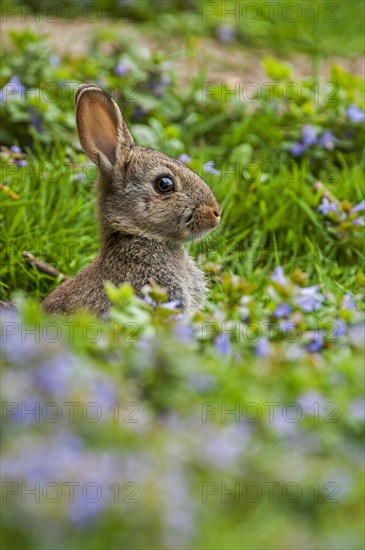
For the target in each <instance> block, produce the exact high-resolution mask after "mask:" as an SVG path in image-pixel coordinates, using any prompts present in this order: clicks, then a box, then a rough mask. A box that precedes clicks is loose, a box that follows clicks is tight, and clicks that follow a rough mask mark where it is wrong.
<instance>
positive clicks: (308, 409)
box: [297, 390, 326, 418]
mask: <svg viewBox="0 0 365 550" xmlns="http://www.w3.org/2000/svg"><path fill="white" fill-rule="evenodd" d="M297 403H298V405H299V406H300V407H301V409H302V410H303V412H304V414H306V415H309V416H311V415H313V416H314V414H315V407H314V405H319V406H320V407H321V408H323V406H324V405H325V404H326V399H325V398H324V397H323V395H321V394H320V393H318V392H317V391H315V390H312V391H307V392H305V393H303V394H302V395H300V396H299V398H298V400H297ZM314 418H315V416H314Z"/></svg>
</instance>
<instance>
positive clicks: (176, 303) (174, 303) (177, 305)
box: [160, 300, 183, 311]
mask: <svg viewBox="0 0 365 550" xmlns="http://www.w3.org/2000/svg"><path fill="white" fill-rule="evenodd" d="M160 307H162V308H164V309H169V310H172V311H175V310H181V308H182V307H183V305H182V303H181V302H180V300H171V301H170V302H165V303H163V304H160Z"/></svg>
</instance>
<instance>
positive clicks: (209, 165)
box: [203, 160, 220, 176]
mask: <svg viewBox="0 0 365 550" xmlns="http://www.w3.org/2000/svg"><path fill="white" fill-rule="evenodd" d="M203 171H204V172H206V173H207V174H214V175H215V176H219V174H220V170H216V169H215V168H214V160H208V162H206V163H205V164H203Z"/></svg>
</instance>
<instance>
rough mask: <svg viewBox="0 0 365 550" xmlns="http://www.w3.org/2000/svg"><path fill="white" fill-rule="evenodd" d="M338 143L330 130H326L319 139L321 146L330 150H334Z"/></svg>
mask: <svg viewBox="0 0 365 550" xmlns="http://www.w3.org/2000/svg"><path fill="white" fill-rule="evenodd" d="M336 143H337V139H336V138H335V136H334V135H333V134H332V133H331V132H330V131H329V130H326V131H325V132H324V133H323V134H322V135H321V137H320V138H319V140H318V145H319V147H323V149H327V150H328V151H332V149H334V147H335V144H336Z"/></svg>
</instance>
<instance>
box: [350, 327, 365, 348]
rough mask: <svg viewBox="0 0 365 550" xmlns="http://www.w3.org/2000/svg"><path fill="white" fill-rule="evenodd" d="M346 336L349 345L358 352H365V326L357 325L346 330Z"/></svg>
mask: <svg viewBox="0 0 365 550" xmlns="http://www.w3.org/2000/svg"><path fill="white" fill-rule="evenodd" d="M348 336H349V340H350V342H351V345H352V346H354V348H356V349H359V350H365V324H364V323H358V324H357V325H353V326H351V327H349V329H348Z"/></svg>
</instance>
